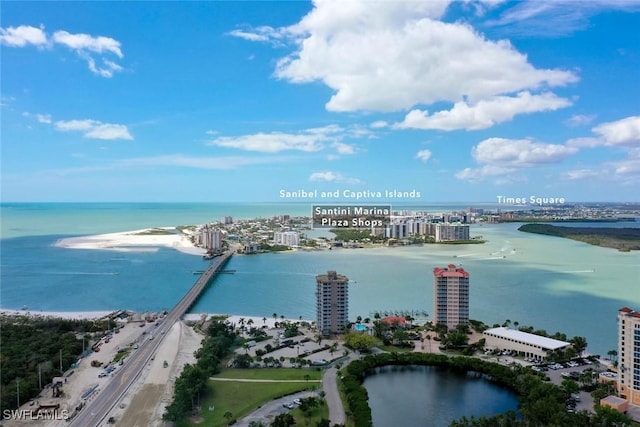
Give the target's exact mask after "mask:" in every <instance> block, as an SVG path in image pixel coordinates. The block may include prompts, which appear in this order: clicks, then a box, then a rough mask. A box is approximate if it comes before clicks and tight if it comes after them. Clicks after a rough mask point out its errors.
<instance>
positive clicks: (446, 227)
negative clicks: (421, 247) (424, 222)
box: [435, 223, 470, 242]
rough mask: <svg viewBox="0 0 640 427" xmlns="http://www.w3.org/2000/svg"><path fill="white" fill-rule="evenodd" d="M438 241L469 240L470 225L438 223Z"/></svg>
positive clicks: (436, 236)
mask: <svg viewBox="0 0 640 427" xmlns="http://www.w3.org/2000/svg"><path fill="white" fill-rule="evenodd" d="M435 238H436V242H453V241H456V240H469V239H470V232H469V226H468V225H464V224H450V223H443V224H436V235H435Z"/></svg>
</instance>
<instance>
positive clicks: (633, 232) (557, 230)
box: [518, 224, 640, 252]
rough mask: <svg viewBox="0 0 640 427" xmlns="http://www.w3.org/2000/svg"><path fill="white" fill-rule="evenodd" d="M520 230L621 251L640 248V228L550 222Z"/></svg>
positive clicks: (531, 225) (529, 225)
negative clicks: (568, 224)
mask: <svg viewBox="0 0 640 427" xmlns="http://www.w3.org/2000/svg"><path fill="white" fill-rule="evenodd" d="M518 231H524V232H526V233H535V234H544V235H546V236H556V237H564V238H567V239H573V240H578V241H580V242H585V243H589V244H591V245H596V246H602V247H605V248H614V249H618V250H619V251H621V252H629V251H631V250H640V228H607V227H562V226H557V225H550V224H525V225H523V226H521V227H519V228H518Z"/></svg>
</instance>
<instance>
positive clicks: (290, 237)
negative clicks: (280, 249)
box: [273, 231, 300, 246]
mask: <svg viewBox="0 0 640 427" xmlns="http://www.w3.org/2000/svg"><path fill="white" fill-rule="evenodd" d="M273 241H274V242H275V244H276V245H284V246H298V245H300V234H299V233H298V232H297V231H276V232H275V233H273Z"/></svg>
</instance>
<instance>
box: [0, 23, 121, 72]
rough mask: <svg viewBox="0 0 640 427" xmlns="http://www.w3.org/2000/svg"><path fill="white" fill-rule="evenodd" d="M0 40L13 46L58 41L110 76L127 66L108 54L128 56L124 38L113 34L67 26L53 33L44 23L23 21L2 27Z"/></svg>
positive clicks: (94, 67)
mask: <svg viewBox="0 0 640 427" xmlns="http://www.w3.org/2000/svg"><path fill="white" fill-rule="evenodd" d="M0 43H2V44H6V45H8V46H12V47H24V46H26V45H36V46H40V47H45V46H46V47H49V48H51V47H53V46H54V45H55V44H57V45H62V46H66V47H68V48H69V49H71V50H73V51H74V52H75V53H76V54H77V55H78V56H79V57H80V58H82V59H83V60H85V61H86V62H87V65H88V66H89V70H90V71H91V72H93V73H94V74H97V75H99V76H102V77H106V78H110V77H112V76H113V74H114V73H115V72H118V71H122V70H123V68H122V66H121V65H119V64H117V63H116V62H114V61H112V60H110V59H109V58H107V57H106V56H105V55H115V56H116V57H117V58H119V59H122V58H123V57H124V55H123V54H122V50H121V48H120V42H119V41H117V40H115V39H113V38H111V37H104V36H97V37H95V36H92V35H89V34H82V33H80V34H71V33H69V32H68V31H64V30H60V31H56V32H54V33H53V35H52V36H51V37H49V36H48V35H47V33H45V31H44V26H41V27H40V28H35V27H31V26H28V25H21V26H19V27H9V28H7V29H4V28H0ZM94 54H97V55H101V56H100V58H99V59H98V60H96V58H94V57H93V56H92V55H94Z"/></svg>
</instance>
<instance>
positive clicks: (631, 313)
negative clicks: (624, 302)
mask: <svg viewBox="0 0 640 427" xmlns="http://www.w3.org/2000/svg"><path fill="white" fill-rule="evenodd" d="M618 312H620V313H624V314H626V315H627V316H632V317H638V318H640V312H637V311H635V310H633V309H631V308H629V307H622V308H621V309H620V310H618Z"/></svg>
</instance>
